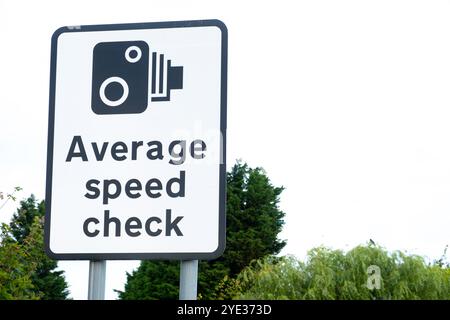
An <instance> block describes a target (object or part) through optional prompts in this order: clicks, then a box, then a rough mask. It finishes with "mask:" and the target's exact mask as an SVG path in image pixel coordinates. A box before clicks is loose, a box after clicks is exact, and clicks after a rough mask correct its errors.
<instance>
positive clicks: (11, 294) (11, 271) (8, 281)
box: [0, 224, 39, 300]
mask: <svg viewBox="0 0 450 320" xmlns="http://www.w3.org/2000/svg"><path fill="white" fill-rule="evenodd" d="M0 241H1V242H0V300H13V299H14V300H18V299H20V300H34V299H39V295H37V294H36V293H35V291H34V287H33V283H32V281H31V275H32V273H33V272H34V271H35V269H36V262H35V261H33V260H31V259H30V254H29V251H28V249H29V245H28V244H29V243H30V242H28V241H27V243H26V245H20V244H18V243H17V242H16V241H14V239H13V238H12V236H11V230H10V228H9V227H8V226H7V225H6V224H2V226H1V234H0Z"/></svg>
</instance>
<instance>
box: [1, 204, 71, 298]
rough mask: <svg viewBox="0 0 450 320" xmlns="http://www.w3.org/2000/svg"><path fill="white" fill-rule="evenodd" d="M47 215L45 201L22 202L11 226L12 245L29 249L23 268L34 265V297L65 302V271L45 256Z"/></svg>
mask: <svg viewBox="0 0 450 320" xmlns="http://www.w3.org/2000/svg"><path fill="white" fill-rule="evenodd" d="M44 214H45V204H44V201H41V202H38V201H37V200H36V198H35V197H34V196H33V195H31V196H30V197H29V198H27V199H25V200H23V201H21V202H20V207H19V209H18V210H17V212H16V213H15V214H14V215H13V218H12V220H11V223H10V226H9V233H10V238H9V239H10V240H9V241H10V242H14V243H15V244H16V245H17V246H19V247H20V246H22V247H26V248H27V257H28V259H25V260H23V264H25V265H26V264H29V263H33V266H34V267H33V268H32V269H30V270H32V271H31V273H30V274H29V277H30V279H31V282H32V285H33V289H32V290H33V291H34V293H35V295H36V296H39V297H40V299H43V300H63V299H67V296H68V294H69V292H68V289H67V288H68V286H67V283H66V281H65V278H64V276H63V271H57V270H55V269H56V268H57V266H58V265H57V262H56V261H55V260H52V259H50V258H49V257H47V255H46V254H45V252H44V234H43V228H44V227H43V223H44Z"/></svg>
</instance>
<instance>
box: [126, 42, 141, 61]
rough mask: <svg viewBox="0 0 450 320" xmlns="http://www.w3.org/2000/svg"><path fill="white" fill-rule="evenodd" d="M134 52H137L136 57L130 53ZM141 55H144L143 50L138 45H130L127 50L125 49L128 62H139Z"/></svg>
mask: <svg viewBox="0 0 450 320" xmlns="http://www.w3.org/2000/svg"><path fill="white" fill-rule="evenodd" d="M132 52H133V53H134V52H135V53H136V56H135V57H134V58H133V57H131V55H130V54H131V53H132ZM133 55H134V54H133ZM141 57H142V51H141V49H140V48H139V47H137V46H131V47H128V48H127V50H125V59H127V61H128V62H131V63H135V62H138V61H139V60H140V59H141Z"/></svg>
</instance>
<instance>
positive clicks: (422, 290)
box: [228, 245, 450, 300]
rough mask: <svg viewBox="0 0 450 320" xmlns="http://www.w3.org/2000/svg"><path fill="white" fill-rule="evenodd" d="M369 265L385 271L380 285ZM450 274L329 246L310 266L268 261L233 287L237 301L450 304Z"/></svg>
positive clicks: (364, 250) (372, 251) (396, 257)
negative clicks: (418, 301) (429, 301)
mask: <svg viewBox="0 0 450 320" xmlns="http://www.w3.org/2000/svg"><path fill="white" fill-rule="evenodd" d="M369 266H378V267H379V268H380V280H381V281H380V286H379V287H378V288H377V287H373V286H372V287H370V286H368V278H369V277H371V276H372V275H373V274H370V273H368V268H369ZM449 270H450V269H449V268H448V267H442V266H440V265H438V264H436V263H433V264H426V262H425V261H424V259H423V258H422V257H420V256H416V255H407V254H405V253H403V252H400V251H395V252H393V253H389V252H387V251H386V250H385V249H383V248H382V247H379V246H376V245H366V246H357V247H356V248H354V249H352V250H351V251H349V252H347V253H344V252H343V251H341V250H331V249H328V248H325V247H319V248H315V249H313V250H311V251H309V252H308V256H307V260H306V262H302V261H299V260H297V259H295V258H293V257H283V258H273V257H267V258H265V259H262V260H258V261H255V262H253V263H252V264H251V266H249V267H247V268H245V269H244V270H243V271H242V272H241V273H240V274H239V276H238V277H237V279H236V280H235V281H234V283H232V285H231V286H230V287H229V288H228V291H229V294H231V295H232V296H233V297H234V298H237V299H302V300H303V299H305V300H308V299H314V300H316V299H317V300H322V299H326V300H372V299H393V300H400V299H450V271H449Z"/></svg>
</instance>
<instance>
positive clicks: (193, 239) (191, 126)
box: [45, 20, 227, 260]
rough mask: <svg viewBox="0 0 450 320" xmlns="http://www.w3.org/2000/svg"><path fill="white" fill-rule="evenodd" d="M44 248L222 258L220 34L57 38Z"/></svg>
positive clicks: (172, 26)
mask: <svg viewBox="0 0 450 320" xmlns="http://www.w3.org/2000/svg"><path fill="white" fill-rule="evenodd" d="M51 49H52V54H51V79H50V112H49V131H48V158H47V188H46V210H47V211H46V224H45V243H46V250H47V253H48V255H49V256H51V257H53V258H55V259H70V260H72V259H89V260H110V259H182V260H190V259H212V258H215V257H218V256H220V255H221V254H222V252H223V250H224V247H225V182H226V181H225V179H226V177H225V174H226V173H225V131H226V90H227V89H226V80H227V30H226V27H225V25H224V24H223V23H222V22H220V21H218V20H203V21H182V22H164V23H139V24H120V25H97V26H77V27H63V28H60V29H58V30H57V31H56V32H55V33H54V35H53V38H52V47H51Z"/></svg>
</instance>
